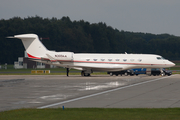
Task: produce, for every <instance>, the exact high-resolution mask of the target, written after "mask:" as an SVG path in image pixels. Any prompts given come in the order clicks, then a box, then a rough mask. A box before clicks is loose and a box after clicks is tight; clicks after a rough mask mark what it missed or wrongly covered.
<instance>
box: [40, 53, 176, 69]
mask: <svg viewBox="0 0 180 120" xmlns="http://www.w3.org/2000/svg"><path fill="white" fill-rule="evenodd" d="M66 53H68V52H53V53H52V54H50V53H49V54H50V56H51V57H52V58H53V60H54V61H53V60H52V62H51V63H50V64H54V65H57V66H62V67H67V68H74V69H78V70H92V71H121V70H127V69H133V68H167V67H172V66H174V63H172V62H170V61H168V60H166V59H163V58H162V57H161V56H159V55H152V54H90V53H78V54H74V53H71V52H69V53H71V55H70V56H69V57H68V56H67V55H66ZM58 55H59V56H58ZM64 56H66V57H68V59H67V60H66V58H64ZM47 59H48V58H47ZM41 62H43V61H41ZM45 63H46V64H47V62H45Z"/></svg>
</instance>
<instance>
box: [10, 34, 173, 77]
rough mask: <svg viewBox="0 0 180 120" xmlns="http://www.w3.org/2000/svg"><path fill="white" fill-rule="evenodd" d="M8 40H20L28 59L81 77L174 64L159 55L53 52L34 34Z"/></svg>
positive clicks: (165, 66) (164, 66) (16, 36)
mask: <svg viewBox="0 0 180 120" xmlns="http://www.w3.org/2000/svg"><path fill="white" fill-rule="evenodd" d="M8 38H19V39H21V40H22V42H23V45H24V47H25V49H26V52H27V54H28V57H29V58H31V59H32V60H33V61H38V62H42V63H45V64H52V65H56V66H61V67H65V68H67V75H68V71H69V68H74V69H77V70H81V71H82V72H81V75H82V76H89V75H90V74H91V73H92V72H93V71H108V72H111V71H122V70H127V69H133V68H167V67H172V66H174V65H175V64H174V63H172V62H170V61H169V60H166V59H164V58H163V57H161V56H159V55H153V54H99V53H96V54H94V53H93V54H92V53H73V52H55V51H50V50H48V49H46V47H45V46H44V45H43V44H42V43H41V42H40V40H39V38H38V36H37V35H35V34H22V35H15V36H13V37H8Z"/></svg>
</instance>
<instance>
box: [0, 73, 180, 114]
mask: <svg viewBox="0 0 180 120" xmlns="http://www.w3.org/2000/svg"><path fill="white" fill-rule="evenodd" d="M148 81H149V82H148ZM179 86H180V75H173V76H170V77H167V76H164V77H161V76H146V75H140V76H108V75H93V76H91V77H81V76H78V75H71V76H69V77H66V76H63V75H1V76H0V95H1V96H0V98H1V99H0V111H6V110H12V109H19V108H43V107H44V108H47V106H48V107H49V106H50V107H51V108H52V107H53V108H57V107H62V106H64V107H65V108H92V107H93V108H171V107H172V108H173V107H180V95H179V94H180V87H179Z"/></svg>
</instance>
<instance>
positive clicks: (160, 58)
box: [156, 57, 165, 60]
mask: <svg viewBox="0 0 180 120" xmlns="http://www.w3.org/2000/svg"><path fill="white" fill-rule="evenodd" d="M156 58H157V59H158V60H165V58H163V57H156Z"/></svg>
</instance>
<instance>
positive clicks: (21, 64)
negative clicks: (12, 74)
mask: <svg viewBox="0 0 180 120" xmlns="http://www.w3.org/2000/svg"><path fill="white" fill-rule="evenodd" d="M55 67H56V66H54V65H48V64H44V63H40V62H35V61H31V60H29V58H28V55H27V53H26V51H25V52H24V57H18V61H15V62H14V68H15V69H22V68H24V69H27V68H33V69H36V68H55Z"/></svg>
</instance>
